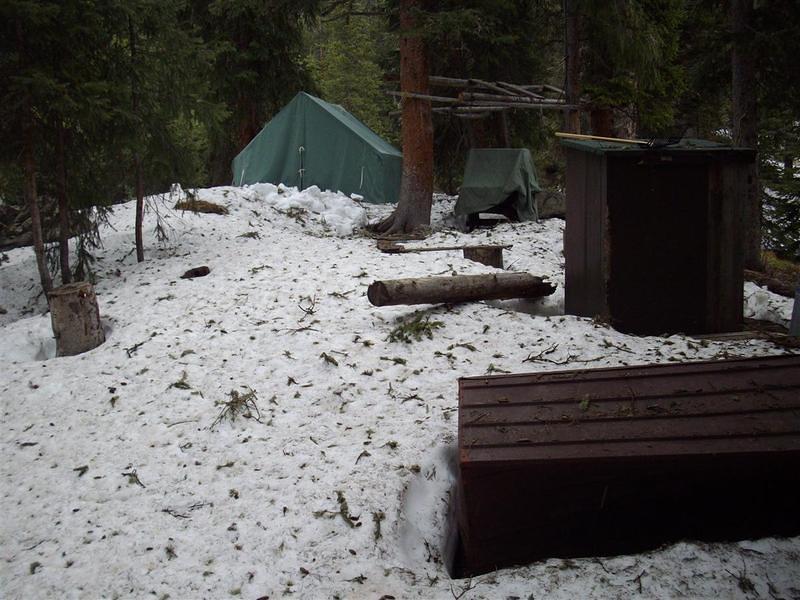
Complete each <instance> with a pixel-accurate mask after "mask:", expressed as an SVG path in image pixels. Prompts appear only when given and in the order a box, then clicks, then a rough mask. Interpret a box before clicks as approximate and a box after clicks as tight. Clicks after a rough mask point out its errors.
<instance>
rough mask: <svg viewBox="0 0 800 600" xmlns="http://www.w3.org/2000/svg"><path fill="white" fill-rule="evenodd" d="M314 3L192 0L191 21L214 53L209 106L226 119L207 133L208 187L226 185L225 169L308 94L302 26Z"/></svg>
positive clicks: (310, 0)
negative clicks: (222, 110) (265, 128)
mask: <svg viewBox="0 0 800 600" xmlns="http://www.w3.org/2000/svg"><path fill="white" fill-rule="evenodd" d="M316 5H317V2H316V1H315V0H296V1H294V2H288V1H286V0H272V1H269V2H264V1H263V0H212V1H209V0H194V2H193V4H192V7H193V8H192V21H193V22H194V23H196V24H197V25H198V26H199V28H200V30H201V35H202V37H203V39H204V41H205V43H206V45H207V47H208V48H209V49H210V50H212V51H213V52H214V54H215V60H214V66H213V69H212V72H211V80H212V84H213V88H212V94H213V96H212V97H213V99H214V101H215V102H217V103H219V104H220V105H222V106H224V107H225V109H226V111H227V117H226V118H225V119H224V120H222V121H220V123H219V126H218V127H216V128H214V129H213V130H212V131H211V132H210V135H211V146H212V147H211V158H210V161H211V166H210V170H211V182H212V183H213V184H214V185H220V184H228V183H230V181H231V171H230V165H231V161H232V160H233V158H234V156H236V155H237V154H238V153H239V152H240V151H241V150H242V149H243V148H244V147H245V146H246V145H247V144H248V143H249V142H250V140H251V139H252V138H253V137H254V136H255V135H256V134H257V133H258V132H259V131H260V130H261V128H262V127H263V126H264V124H265V123H266V122H267V121H268V120H269V119H270V118H271V117H272V116H273V115H274V114H275V113H277V112H278V111H279V110H280V109H281V108H283V106H284V105H285V104H286V103H287V102H288V101H289V100H291V99H292V97H293V96H294V95H295V94H297V92H299V91H302V90H306V91H311V92H314V91H316V90H314V89H313V86H312V85H311V78H310V76H309V73H308V69H307V66H306V61H305V51H304V46H303V26H304V24H306V23H307V22H309V21H310V19H311V18H312V17H313V16H314V11H315V9H316Z"/></svg>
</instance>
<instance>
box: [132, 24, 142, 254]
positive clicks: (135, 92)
mask: <svg viewBox="0 0 800 600" xmlns="http://www.w3.org/2000/svg"><path fill="white" fill-rule="evenodd" d="M128 36H129V41H130V45H131V105H132V109H133V115H134V117H135V118H136V119H137V120H138V118H139V87H138V81H137V80H136V30H135V28H134V25H133V20H132V19H131V18H130V17H128ZM137 124H138V123H137ZM134 143H135V144H138V143H139V139H138V137H137V139H136V140H135V142H134ZM133 167H134V187H135V192H136V222H135V224H134V235H135V237H136V261H137V262H143V261H144V239H143V236H142V226H143V223H144V185H143V183H142V159H141V157H140V156H139V152H138V150H136V151H135V152H134V155H133Z"/></svg>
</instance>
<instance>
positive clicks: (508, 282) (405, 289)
mask: <svg viewBox="0 0 800 600" xmlns="http://www.w3.org/2000/svg"><path fill="white" fill-rule="evenodd" d="M555 291H556V286H555V285H554V284H552V283H550V282H549V281H546V280H544V279H542V278H541V277H536V276H534V275H530V274H528V273H492V274H489V275H455V276H453V277H420V278H416V279H389V280H386V281H375V282H373V283H372V284H371V285H370V286H369V288H368V289H367V298H368V299H369V301H370V302H371V303H372V304H373V305H374V306H393V305H396V304H438V303H442V302H448V303H453V302H472V301H475V300H507V299H511V298H541V297H543V296H549V295H550V294H552V293H553V292H555Z"/></svg>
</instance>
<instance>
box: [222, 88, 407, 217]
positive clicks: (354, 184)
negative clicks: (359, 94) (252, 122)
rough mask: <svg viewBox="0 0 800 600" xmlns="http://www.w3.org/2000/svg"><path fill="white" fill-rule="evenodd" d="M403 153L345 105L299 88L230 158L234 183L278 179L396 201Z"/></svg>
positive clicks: (381, 200) (304, 185) (275, 180)
mask: <svg viewBox="0 0 800 600" xmlns="http://www.w3.org/2000/svg"><path fill="white" fill-rule="evenodd" d="M402 160H403V157H402V155H401V154H400V152H399V151H398V150H397V148H395V147H394V146H392V145H391V144H389V143H388V142H386V141H385V140H383V139H381V138H380V137H379V136H378V135H377V134H376V133H375V132H374V131H372V130H371V129H370V128H369V127H367V126H366V125H364V124H363V123H362V122H361V121H359V120H358V119H356V118H355V117H354V116H353V115H351V114H350V113H349V112H347V111H346V110H345V109H344V108H342V107H341V106H339V105H337V104H330V103H328V102H325V101H323V100H320V99H319V98H315V97H314V96H312V95H310V94H306V93H305V92H300V93H299V94H297V96H295V97H294V99H293V100H292V101H291V102H290V103H289V104H287V105H286V106H285V107H284V108H283V109H282V110H281V111H280V112H279V113H278V114H277V115H275V117H274V118H273V119H272V120H271V121H270V122H269V123H267V124H266V125H265V126H264V129H262V130H261V132H260V133H259V134H258V135H257V136H256V137H254V138H253V139H252V141H251V142H250V143H249V144H248V145H247V147H246V148H245V149H244V150H242V151H241V152H240V153H239V155H238V156H237V157H236V158H234V159H233V165H232V169H233V184H234V185H247V184H252V183H275V184H278V183H283V184H284V185H289V186H296V187H299V188H301V189H305V188H307V187H309V186H311V185H316V186H318V187H319V188H321V189H324V190H333V191H340V192H342V193H344V194H359V195H360V196H363V197H364V199H365V200H366V201H367V202H373V203H384V202H396V201H397V197H398V194H399V192H400V174H401V171H402Z"/></svg>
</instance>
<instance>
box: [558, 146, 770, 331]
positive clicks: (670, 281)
mask: <svg viewBox="0 0 800 600" xmlns="http://www.w3.org/2000/svg"><path fill="white" fill-rule="evenodd" d="M561 143H562V145H563V146H564V147H565V149H566V154H567V223H566V231H565V234H564V255H565V259H566V281H565V290H564V294H565V311H566V312H567V313H568V314H574V315H581V316H587V317H594V316H600V317H602V318H605V319H607V320H609V321H610V322H611V324H612V325H613V326H614V327H615V328H616V329H619V330H620V331H625V332H629V333H637V334H661V333H678V332H683V333H714V332H721V331H737V330H739V329H741V325H742V294H743V291H742V286H743V270H742V269H743V254H742V252H743V250H742V224H741V219H742V216H741V215H742V205H743V201H744V198H745V193H746V185H747V170H746V165H747V164H749V163H752V161H753V160H754V158H755V154H754V152H753V151H752V150H748V149H742V148H730V147H727V146H722V145H719V144H714V143H712V142H706V141H702V140H683V141H682V142H680V143H679V144H676V145H671V146H665V147H661V148H649V147H642V146H632V145H625V144H617V143H608V142H597V141H582V140H581V141H577V140H568V139H565V140H562V141H561Z"/></svg>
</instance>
